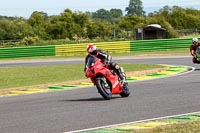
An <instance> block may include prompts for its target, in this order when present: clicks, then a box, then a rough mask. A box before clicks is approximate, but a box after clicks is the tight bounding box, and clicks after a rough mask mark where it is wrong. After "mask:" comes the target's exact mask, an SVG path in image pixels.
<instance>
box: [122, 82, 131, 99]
mask: <svg viewBox="0 0 200 133" xmlns="http://www.w3.org/2000/svg"><path fill="white" fill-rule="evenodd" d="M129 95H130V91H129V88H128V85H126V83H125V84H124V85H123V87H122V92H121V93H120V96H121V97H128V96H129Z"/></svg>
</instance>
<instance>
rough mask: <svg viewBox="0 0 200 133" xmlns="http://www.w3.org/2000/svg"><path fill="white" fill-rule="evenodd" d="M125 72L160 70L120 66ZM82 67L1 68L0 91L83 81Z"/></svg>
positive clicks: (135, 65)
mask: <svg viewBox="0 0 200 133" xmlns="http://www.w3.org/2000/svg"><path fill="white" fill-rule="evenodd" d="M121 66H123V67H124V69H125V70H126V72H130V71H140V70H148V69H154V68H162V67H164V66H161V65H154V64H121ZM83 68H84V65H79V64H75V65H70V64H66V65H49V66H25V67H22V66H20V67H2V68H1V69H0V75H1V76H0V81H1V82H0V89H6V88H13V87H22V86H30V85H38V84H47V83H48V84H51V83H56V82H64V81H74V80H80V79H85V76H84V73H83Z"/></svg>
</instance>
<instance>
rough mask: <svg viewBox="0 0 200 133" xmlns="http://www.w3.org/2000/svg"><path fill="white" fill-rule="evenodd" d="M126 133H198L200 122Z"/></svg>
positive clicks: (180, 123) (188, 122) (187, 122)
mask: <svg viewBox="0 0 200 133" xmlns="http://www.w3.org/2000/svg"><path fill="white" fill-rule="evenodd" d="M127 133H200V120H195V121H186V122H179V123H176V124H169V125H165V126H158V127H156V128H152V129H141V130H134V131H130V132H127Z"/></svg>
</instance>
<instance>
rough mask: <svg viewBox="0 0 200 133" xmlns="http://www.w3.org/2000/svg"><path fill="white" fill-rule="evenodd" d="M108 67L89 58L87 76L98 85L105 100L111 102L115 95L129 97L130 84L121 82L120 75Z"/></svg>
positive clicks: (97, 60) (93, 58) (95, 59)
mask: <svg viewBox="0 0 200 133" xmlns="http://www.w3.org/2000/svg"><path fill="white" fill-rule="evenodd" d="M108 67H109V66H108V64H104V63H103V62H102V61H101V60H100V59H98V58H96V57H89V58H88V62H87V64H86V76H88V77H89V78H90V79H91V81H92V82H93V83H94V85H96V88H97V90H98V92H99V93H100V94H101V96H102V97H103V98H104V99H106V100H110V99H111V98H112V95H114V94H119V95H120V96H121V97H128V96H129V95H130V91H129V88H128V84H127V83H125V82H124V81H121V80H119V77H118V75H117V74H116V73H115V72H114V71H113V70H110V69H108Z"/></svg>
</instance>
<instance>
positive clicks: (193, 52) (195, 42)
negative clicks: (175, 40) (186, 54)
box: [190, 38, 200, 64]
mask: <svg viewBox="0 0 200 133" xmlns="http://www.w3.org/2000/svg"><path fill="white" fill-rule="evenodd" d="M198 46H200V42H199V41H198V38H192V44H191V45H190V53H191V55H192V56H193V60H192V61H193V63H198V64H199V63H200V61H198V60H197V55H196V50H197V47H198Z"/></svg>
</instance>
